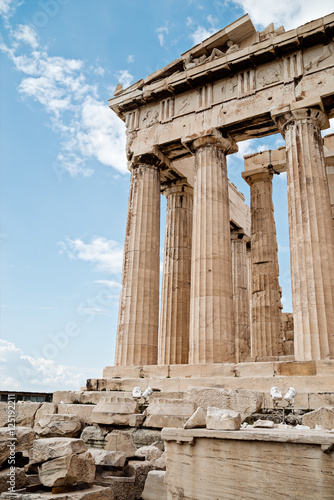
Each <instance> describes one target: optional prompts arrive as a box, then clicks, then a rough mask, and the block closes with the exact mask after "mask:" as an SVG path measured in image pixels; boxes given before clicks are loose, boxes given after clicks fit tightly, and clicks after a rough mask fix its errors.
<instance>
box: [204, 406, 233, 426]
mask: <svg viewBox="0 0 334 500" xmlns="http://www.w3.org/2000/svg"><path fill="white" fill-rule="evenodd" d="M240 426H241V416H240V413H237V412H236V411H233V410H226V409H225V410H223V409H221V408H215V407H213V406H209V407H208V409H207V415H206V427H207V429H214V430H226V431H230V430H231V431H235V430H238V429H240Z"/></svg>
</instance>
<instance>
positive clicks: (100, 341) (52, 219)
mask: <svg viewBox="0 0 334 500" xmlns="http://www.w3.org/2000/svg"><path fill="white" fill-rule="evenodd" d="M331 10H332V6H331V1H329V0H325V1H322V2H321V4H320V5H319V4H316V3H315V2H313V1H312V2H311V1H309V0H304V1H302V0H298V1H296V0H295V1H294V2H291V1H287V0H283V1H281V2H276V1H268V0H266V1H264V0H235V1H232V0H230V1H228V0H226V1H220V0H215V1H208V0H185V1H184V2H180V1H176V0H164V1H163V2H157V1H156V0H146V1H145V2H139V1H137V0H122V1H115V0H38V1H35V0H29V1H28V0H22V1H20V0H0V14H1V39H0V50H1V91H0V92H1V94H0V97H1V123H0V127H1V128H0V140H1V150H0V160H1V235H0V242H1V332H0V336H1V339H0V389H8V390H15V389H17V390H18V389H26V390H50V391H52V390H57V389H78V388H79V387H80V386H82V385H84V384H85V380H86V378H88V377H92V378H93V377H99V376H101V375H102V369H103V368H104V367H105V366H107V365H111V364H113V358H114V347H115V337H116V325H117V314H118V300H119V290H120V279H121V264H122V251H123V240H124V233H125V222H126V211H127V198H128V188H129V179H130V177H129V173H128V172H127V170H126V161H125V136H124V125H123V123H122V122H121V121H120V120H119V119H118V118H117V116H116V115H115V114H114V113H113V112H112V111H111V110H109V109H108V99H109V98H110V97H112V95H113V91H114V89H115V87H116V85H117V83H118V82H121V83H122V84H123V86H127V85H129V84H130V83H133V82H135V81H137V80H139V79H140V78H142V77H145V76H147V75H148V74H150V73H152V72H153V71H155V70H156V69H158V68H161V67H163V66H165V65H166V64H168V63H169V62H171V61H172V60H174V59H176V58H177V57H179V55H180V54H181V53H183V52H185V51H186V50H188V49H189V48H190V47H191V46H193V45H194V44H196V43H198V42H200V41H201V40H202V39H204V38H206V37H207V36H209V35H211V34H212V33H214V32H215V31H217V30H219V29H221V28H224V27H225V26H226V25H228V24H230V23H231V22H233V21H235V20H236V19H238V18H239V17H241V16H242V15H243V14H244V13H245V12H248V13H249V15H250V17H251V19H252V20H253V23H254V25H255V26H256V28H257V29H259V30H261V29H263V28H264V27H266V25H268V24H269V23H270V22H274V23H275V27H278V26H280V25H281V24H284V26H285V28H286V29H291V28H294V27H297V26H299V25H301V24H303V23H304V22H307V21H309V20H311V19H315V18H318V17H320V16H323V15H326V14H328V13H330V12H331ZM283 144H284V142H283V140H282V139H281V137H280V136H279V135H276V136H272V137H269V138H265V139H263V140H258V141H245V142H243V143H239V153H238V154H236V155H234V157H230V158H229V164H228V169H229V177H230V180H231V181H232V182H233V183H234V184H236V185H237V187H238V188H239V190H241V191H242V192H244V194H245V195H246V200H247V201H248V200H249V188H248V186H247V184H246V183H245V182H244V181H243V180H242V179H241V176H240V173H241V171H242V169H243V163H242V156H243V155H244V154H247V153H252V152H256V151H258V150H260V149H269V148H272V149H273V148H276V147H278V146H280V145H283ZM274 203H275V209H276V223H277V233H278V243H279V261H280V273H281V276H280V282H281V286H282V287H283V299H284V307H285V310H287V311H291V292H290V277H289V252H288V246H289V242H288V225H287V207H286V178H285V176H284V175H281V176H280V177H276V178H275V183H274ZM164 208H165V203H164V202H162V215H163V213H164ZM163 223H164V217H162V240H161V247H163V233H164V231H163Z"/></svg>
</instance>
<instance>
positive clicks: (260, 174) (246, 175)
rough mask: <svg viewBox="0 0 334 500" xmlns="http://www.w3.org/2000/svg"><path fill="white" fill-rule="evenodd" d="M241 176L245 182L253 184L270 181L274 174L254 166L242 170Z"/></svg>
mask: <svg viewBox="0 0 334 500" xmlns="http://www.w3.org/2000/svg"><path fill="white" fill-rule="evenodd" d="M241 176H242V178H243V179H244V180H245V181H246V182H247V184H248V185H249V186H251V185H252V184H254V182H259V181H272V178H273V176H274V174H273V173H272V172H270V170H268V169H266V168H254V169H250V170H248V171H247V170H246V171H245V172H242V173H241Z"/></svg>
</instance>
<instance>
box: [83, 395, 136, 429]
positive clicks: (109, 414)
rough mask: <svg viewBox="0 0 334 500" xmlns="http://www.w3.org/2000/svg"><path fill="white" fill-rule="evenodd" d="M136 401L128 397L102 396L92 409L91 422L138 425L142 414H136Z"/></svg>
mask: <svg viewBox="0 0 334 500" xmlns="http://www.w3.org/2000/svg"><path fill="white" fill-rule="evenodd" d="M137 412H138V406H137V401H136V400H133V399H128V398H117V397H112V398H104V399H102V400H101V401H100V402H99V403H98V404H97V405H96V406H95V407H94V409H93V412H92V423H96V424H104V425H129V426H130V427H132V426H133V427H135V426H137V425H140V423H141V422H142V421H143V419H144V416H143V415H142V414H138V413H137Z"/></svg>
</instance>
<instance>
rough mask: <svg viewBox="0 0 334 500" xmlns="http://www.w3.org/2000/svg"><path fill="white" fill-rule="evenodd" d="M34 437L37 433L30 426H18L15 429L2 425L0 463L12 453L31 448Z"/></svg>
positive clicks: (0, 430)
mask: <svg viewBox="0 0 334 500" xmlns="http://www.w3.org/2000/svg"><path fill="white" fill-rule="evenodd" d="M12 432H14V435H12ZM34 439H35V434H34V431H33V430H32V429H31V428H30V427H16V428H15V430H14V431H12V430H11V429H10V428H8V427H0V465H1V464H2V463H3V462H4V461H5V460H7V458H9V457H10V456H11V455H14V454H15V453H19V452H26V451H28V450H29V449H31V448H32V444H33V442H34ZM8 445H9V446H8Z"/></svg>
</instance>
